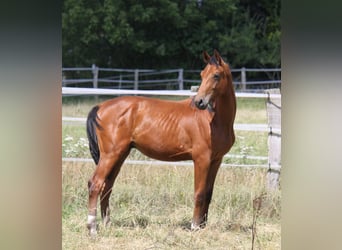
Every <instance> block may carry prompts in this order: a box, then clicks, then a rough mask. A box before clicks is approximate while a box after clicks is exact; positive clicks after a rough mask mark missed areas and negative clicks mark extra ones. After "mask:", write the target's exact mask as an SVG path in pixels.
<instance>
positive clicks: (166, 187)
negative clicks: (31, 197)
mask: <svg viewBox="0 0 342 250" xmlns="http://www.w3.org/2000/svg"><path fill="white" fill-rule="evenodd" d="M93 168H94V164H92V163H64V164H63V167H62V169H63V191H62V192H63V248H64V249H250V248H251V239H252V223H253V199H254V198H255V197H258V196H259V195H260V194H261V193H263V192H265V189H264V183H265V170H262V169H232V168H221V169H220V171H219V173H218V176H217V180H216V183H215V189H214V195H213V201H212V204H211V206H210V209H209V221H208V225H207V227H206V228H205V229H203V230H201V231H198V232H192V231H190V230H189V227H190V221H191V217H192V209H193V169H192V167H175V166H134V165H126V166H124V167H123V169H122V171H121V172H120V174H119V176H118V179H117V181H116V183H115V185H114V189H113V193H112V196H111V199H110V204H111V211H112V213H111V219H112V222H111V225H110V227H108V228H105V227H103V226H102V225H101V219H100V216H98V223H99V227H100V229H99V234H98V236H97V237H96V238H95V239H92V238H90V237H89V236H88V232H87V229H86V226H85V223H86V217H87V199H88V198H87V188H86V186H87V180H88V178H89V177H90V176H91V174H92V171H93ZM255 247H256V248H255V249H272V250H273V249H280V193H279V192H274V193H267V195H266V197H265V199H264V202H263V203H262V206H261V209H260V215H259V218H258V221H257V236H256V242H255Z"/></svg>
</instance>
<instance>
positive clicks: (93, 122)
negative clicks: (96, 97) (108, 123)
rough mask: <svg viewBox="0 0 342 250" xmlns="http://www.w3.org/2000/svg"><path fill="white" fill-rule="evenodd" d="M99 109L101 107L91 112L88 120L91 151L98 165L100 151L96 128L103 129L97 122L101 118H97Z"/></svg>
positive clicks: (94, 108)
mask: <svg viewBox="0 0 342 250" xmlns="http://www.w3.org/2000/svg"><path fill="white" fill-rule="evenodd" d="M99 108H100V107H99V106H95V107H93V108H92V110H91V111H90V112H89V114H88V118H87V136H88V141H89V150H90V154H91V156H92V157H93V159H94V161H95V163H96V165H97V164H98V163H99V159H100V150H99V145H98V143H97V134H96V128H99V129H102V127H101V126H100V124H99V123H98V121H97V119H99V117H98V116H97V111H98V110H99Z"/></svg>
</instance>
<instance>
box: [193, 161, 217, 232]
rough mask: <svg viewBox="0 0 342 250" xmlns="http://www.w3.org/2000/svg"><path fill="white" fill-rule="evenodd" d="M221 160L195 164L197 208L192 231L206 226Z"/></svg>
mask: <svg viewBox="0 0 342 250" xmlns="http://www.w3.org/2000/svg"><path fill="white" fill-rule="evenodd" d="M220 163H221V159H220V160H215V161H211V162H210V161H209V163H206V161H204V162H201V163H198V164H196V163H195V208H194V214H193V220H192V224H191V229H192V230H198V229H200V228H204V227H205V226H206V223H207V220H208V209H209V204H210V202H211V197H212V194H213V188H214V182H215V178H216V175H217V171H218V168H219V166H220Z"/></svg>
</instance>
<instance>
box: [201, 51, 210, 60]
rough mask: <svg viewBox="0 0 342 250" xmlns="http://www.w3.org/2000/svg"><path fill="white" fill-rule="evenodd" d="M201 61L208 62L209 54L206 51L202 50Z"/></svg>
mask: <svg viewBox="0 0 342 250" xmlns="http://www.w3.org/2000/svg"><path fill="white" fill-rule="evenodd" d="M203 61H204V62H205V63H209V61H210V56H209V54H208V52H207V51H203Z"/></svg>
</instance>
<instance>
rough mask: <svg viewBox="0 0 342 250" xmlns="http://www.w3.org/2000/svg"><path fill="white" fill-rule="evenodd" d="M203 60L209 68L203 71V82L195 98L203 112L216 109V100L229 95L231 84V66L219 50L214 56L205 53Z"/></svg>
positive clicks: (215, 51)
mask: <svg viewBox="0 0 342 250" xmlns="http://www.w3.org/2000/svg"><path fill="white" fill-rule="evenodd" d="M203 60H204V62H205V63H207V66H206V67H205V68H204V69H203V70H202V71H201V78H202V82H201V85H200V87H199V89H198V92H197V95H196V96H195V98H194V103H195V105H196V107H197V108H199V109H202V110H203V109H206V108H207V107H208V106H209V107H211V108H212V107H214V106H213V105H214V100H215V98H217V97H218V96H220V95H222V94H225V93H227V87H228V82H229V81H230V82H231V73H230V69H229V66H228V64H226V63H225V62H224V60H223V59H222V57H221V56H220V54H219V53H218V52H217V50H214V55H213V56H209V54H208V53H207V52H206V51H204V52H203Z"/></svg>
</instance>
